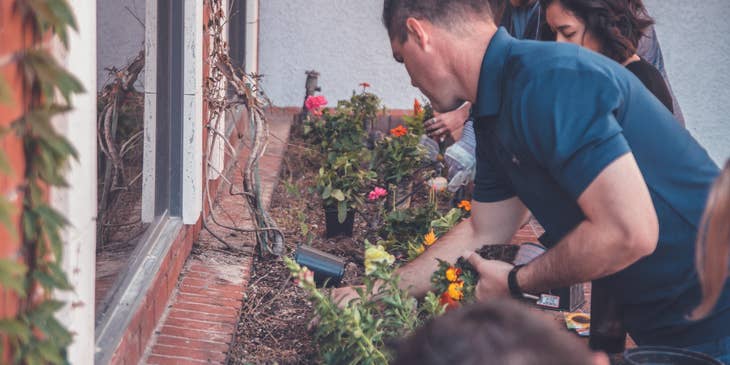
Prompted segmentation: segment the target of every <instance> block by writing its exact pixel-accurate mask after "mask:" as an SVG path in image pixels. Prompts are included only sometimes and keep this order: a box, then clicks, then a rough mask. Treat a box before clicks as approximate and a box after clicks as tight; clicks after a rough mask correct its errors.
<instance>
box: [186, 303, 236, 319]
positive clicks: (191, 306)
mask: <svg viewBox="0 0 730 365" xmlns="http://www.w3.org/2000/svg"><path fill="white" fill-rule="evenodd" d="M175 308H179V309H184V310H190V311H197V312H201V313H210V314H220V315H226V316H235V315H238V308H230V307H220V306H214V305H209V304H200V303H187V302H178V303H175Z"/></svg>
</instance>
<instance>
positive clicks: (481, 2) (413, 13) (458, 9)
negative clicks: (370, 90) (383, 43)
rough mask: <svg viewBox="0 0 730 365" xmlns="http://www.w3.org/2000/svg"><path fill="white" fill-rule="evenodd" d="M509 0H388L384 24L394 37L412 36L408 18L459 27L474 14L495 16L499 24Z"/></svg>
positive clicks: (493, 18) (384, 5) (385, 4)
mask: <svg viewBox="0 0 730 365" xmlns="http://www.w3.org/2000/svg"><path fill="white" fill-rule="evenodd" d="M506 1H507V0H385V1H384V4H383V24H384V25H385V28H386V29H388V35H389V36H390V39H397V40H398V41H399V42H401V43H403V42H405V41H406V40H407V39H408V30H407V28H406V19H408V18H410V17H412V18H416V19H425V20H428V21H430V22H431V23H434V24H438V25H441V26H445V27H454V26H457V25H458V24H459V23H460V22H461V21H463V20H465V19H469V18H474V17H484V18H485V20H486V18H489V19H492V20H494V21H495V23H497V24H499V19H500V18H501V12H502V11H503V10H504V4H505V2H506Z"/></svg>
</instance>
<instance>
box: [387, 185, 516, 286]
mask: <svg viewBox="0 0 730 365" xmlns="http://www.w3.org/2000/svg"><path fill="white" fill-rule="evenodd" d="M528 213H529V212H528V211H527V208H525V206H524V205H523V204H522V202H521V201H520V200H519V199H517V198H511V199H507V200H504V201H501V202H496V203H478V202H474V203H473V204H472V218H470V219H467V220H464V221H462V222H461V223H459V224H458V225H456V226H455V227H454V228H453V229H451V231H449V233H447V234H445V235H444V236H443V237H441V238H440V239H439V240H438V241H437V242H436V243H434V244H433V246H431V247H429V248H428V249H427V250H426V251H425V252H424V253H423V254H421V256H419V257H418V258H416V259H415V260H413V261H412V262H410V263H408V264H406V265H404V266H402V267H401V268H399V269H398V270H397V272H396V273H397V274H398V275H399V276H400V283H401V284H400V287H401V288H403V289H405V290H408V291H409V292H410V293H411V295H413V296H416V297H422V296H423V295H425V294H426V293H427V292H428V291H429V290H431V275H433V272H434V271H436V269H437V268H438V261H437V260H436V259H437V258H439V259H441V260H444V261H448V262H456V260H457V259H458V258H459V257H461V256H462V255H463V254H464V253H465V252H467V251H474V250H476V249H478V248H481V247H482V246H484V245H487V244H501V243H507V242H509V240H510V239H511V238H512V236H513V235H514V234H515V232H516V231H517V229H519V227H520V226H521V225H522V223H523V222H524V221H525V217H526V216H527V215H528Z"/></svg>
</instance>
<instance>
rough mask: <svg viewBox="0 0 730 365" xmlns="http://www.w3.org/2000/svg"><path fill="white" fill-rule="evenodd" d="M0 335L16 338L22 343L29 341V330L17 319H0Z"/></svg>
mask: <svg viewBox="0 0 730 365" xmlns="http://www.w3.org/2000/svg"><path fill="white" fill-rule="evenodd" d="M0 333H2V334H4V335H6V336H10V337H17V338H18V339H20V342H22V343H28V341H30V328H28V326H26V325H25V324H24V323H23V322H21V321H19V320H17V319H0Z"/></svg>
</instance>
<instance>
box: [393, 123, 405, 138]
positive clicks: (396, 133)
mask: <svg viewBox="0 0 730 365" xmlns="http://www.w3.org/2000/svg"><path fill="white" fill-rule="evenodd" d="M390 134H391V135H392V136H393V137H403V136H405V135H406V134H408V129H407V128H406V127H404V126H403V125H402V124H399V125H398V126H397V127H395V128H393V129H391V130H390Z"/></svg>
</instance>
